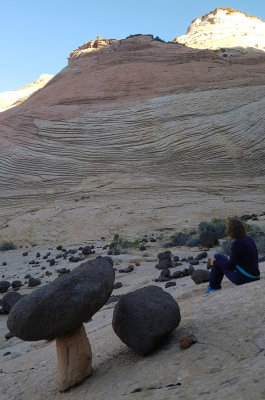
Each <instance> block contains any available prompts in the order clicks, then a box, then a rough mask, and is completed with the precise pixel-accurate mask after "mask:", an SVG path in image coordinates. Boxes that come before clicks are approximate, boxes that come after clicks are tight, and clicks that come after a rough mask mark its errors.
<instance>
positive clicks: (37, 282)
mask: <svg viewBox="0 0 265 400" xmlns="http://www.w3.org/2000/svg"><path fill="white" fill-rule="evenodd" d="M40 284H41V280H40V279H39V278H33V277H32V276H31V277H30V278H29V280H28V287H35V286H39V285H40Z"/></svg>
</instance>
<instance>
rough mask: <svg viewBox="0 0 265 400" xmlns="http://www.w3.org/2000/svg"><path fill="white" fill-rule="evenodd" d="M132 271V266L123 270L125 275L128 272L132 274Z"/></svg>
mask: <svg viewBox="0 0 265 400" xmlns="http://www.w3.org/2000/svg"><path fill="white" fill-rule="evenodd" d="M133 270H134V266H133V265H129V266H128V267H127V268H125V270H124V272H125V273H126V274H127V273H129V272H132V271H133Z"/></svg>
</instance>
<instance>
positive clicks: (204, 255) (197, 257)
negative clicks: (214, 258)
mask: <svg viewBox="0 0 265 400" xmlns="http://www.w3.org/2000/svg"><path fill="white" fill-rule="evenodd" d="M207 256H208V254H207V252H206V251H203V252H202V253H199V254H198V255H197V256H196V257H195V260H202V259H203V258H206V257H207Z"/></svg>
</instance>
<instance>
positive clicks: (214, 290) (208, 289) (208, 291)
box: [203, 285, 221, 296]
mask: <svg viewBox="0 0 265 400" xmlns="http://www.w3.org/2000/svg"><path fill="white" fill-rule="evenodd" d="M218 290H221V288H219V289H212V288H211V286H210V285H209V286H208V287H207V290H206V292H204V293H203V295H204V296H205V295H206V294H210V293H214V292H217V291H218Z"/></svg>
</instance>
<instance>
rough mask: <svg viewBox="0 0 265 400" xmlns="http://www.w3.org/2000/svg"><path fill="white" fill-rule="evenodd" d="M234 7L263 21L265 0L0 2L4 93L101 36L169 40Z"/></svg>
mask: <svg viewBox="0 0 265 400" xmlns="http://www.w3.org/2000/svg"><path fill="white" fill-rule="evenodd" d="M218 7H230V8H234V9H237V10H241V11H244V12H246V13H248V14H251V15H256V16H258V17H260V18H261V19H263V20H265V1H264V0H257V1H255V0H253V1H250V0H241V1H237V0H236V1H233V0H231V1H221V0H220V1H218V2H217V1H215V0H211V1H210V0H206V1H203V0H201V1H198V0H186V1H185V0H182V1H178V0H164V1H162V0H160V1H157V0H153V1H150V0H141V1H139V0H134V1H133V0H131V1H126V0H123V1H121V0H108V1H105V0H101V1H89V0H75V1H73V0H45V1H41V0H34V1H33V0H0V21H1V23H0V49H1V53H0V54H1V62H0V77H1V78H0V92H3V91H7V90H14V89H18V88H19V87H22V86H24V85H26V84H28V83H31V82H32V81H34V80H35V79H37V78H38V77H39V75H40V74H42V73H50V74H56V73H57V72H59V71H60V70H61V69H62V68H63V67H64V66H65V65H67V57H68V56H69V54H70V52H71V51H72V50H73V49H75V48H77V47H78V46H81V45H82V44H83V43H85V42H87V41H89V40H93V39H95V38H96V36H97V35H100V36H101V37H102V38H113V39H120V38H125V37H126V36H128V35H130V34H136V33H142V34H148V33H151V34H153V35H154V36H160V37H161V38H162V39H164V40H166V41H169V40H172V39H173V38H175V37H176V36H179V35H182V34H184V33H186V30H187V28H188V26H189V25H190V23H191V21H192V20H193V19H194V18H196V17H200V16H202V15H204V14H206V13H208V12H210V11H212V10H214V9H215V8H218Z"/></svg>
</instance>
